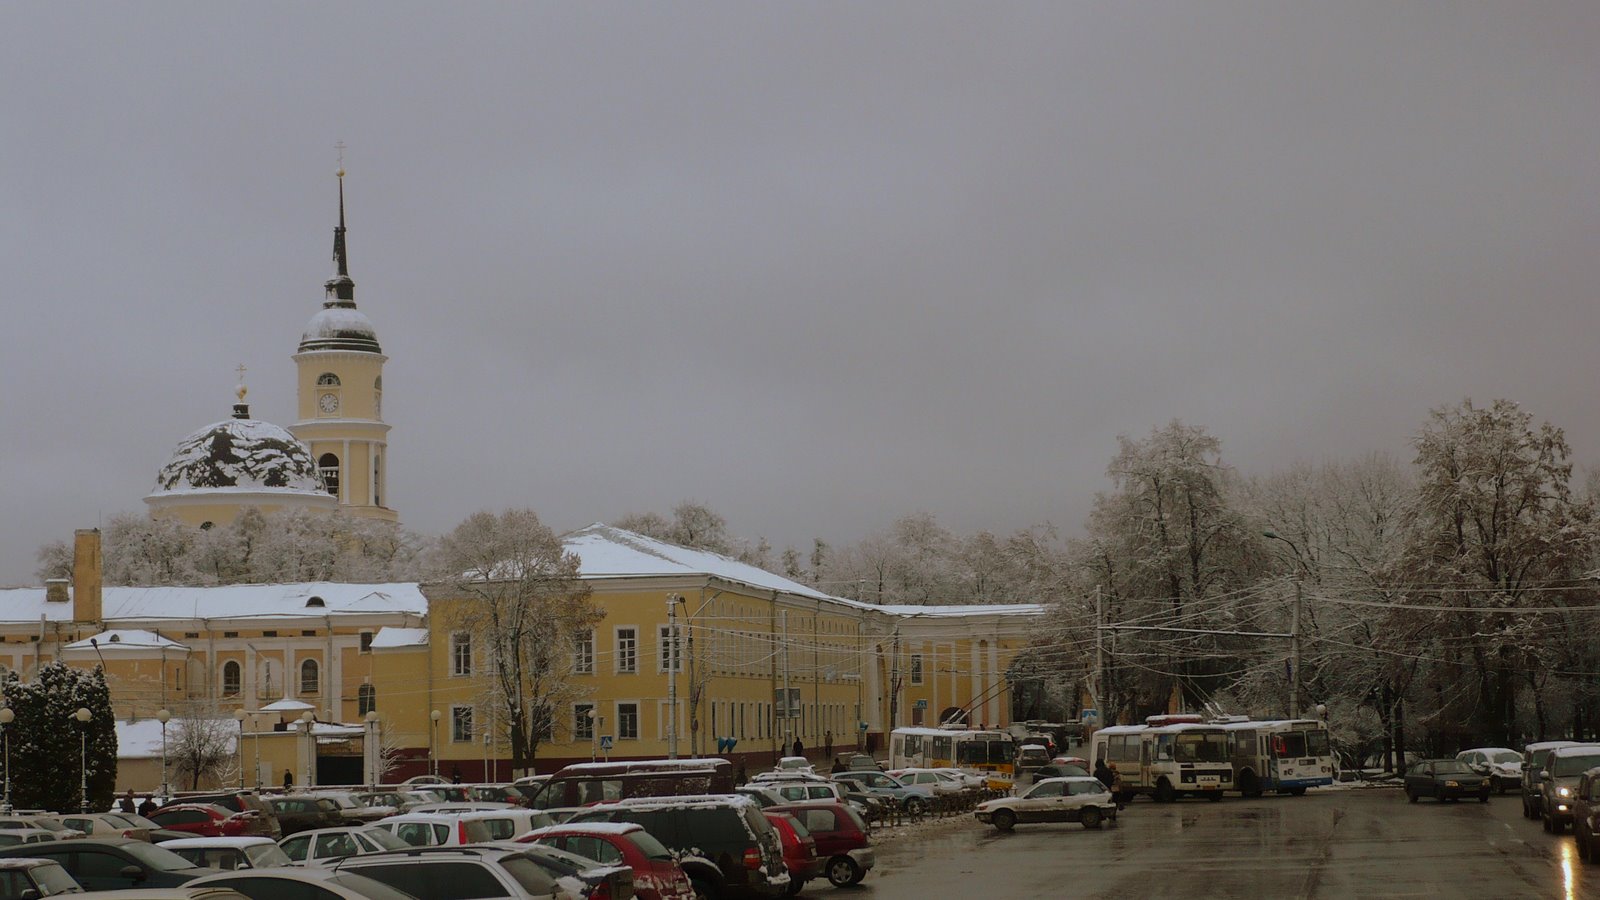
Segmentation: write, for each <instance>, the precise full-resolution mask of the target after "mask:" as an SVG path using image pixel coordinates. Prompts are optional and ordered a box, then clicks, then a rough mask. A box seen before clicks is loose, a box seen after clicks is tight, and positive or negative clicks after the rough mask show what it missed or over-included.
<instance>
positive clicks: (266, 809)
mask: <svg viewBox="0 0 1600 900" xmlns="http://www.w3.org/2000/svg"><path fill="white" fill-rule="evenodd" d="M173 803H215V804H216V805H217V806H220V807H222V808H223V809H231V810H233V811H234V812H248V811H251V810H254V811H255V813H256V814H257V815H259V816H261V817H262V818H263V819H265V820H266V821H267V825H268V831H267V832H266V834H267V837H270V838H272V839H273V840H277V839H278V838H281V837H283V829H282V828H281V827H280V826H279V825H278V820H277V818H276V817H275V816H274V815H273V814H272V807H270V806H268V805H267V801H266V800H264V799H262V797H261V795H260V794H257V793H256V792H255V791H218V792H216V793H212V794H184V795H182V796H180V797H175V798H173V799H172V800H170V801H168V805H171V804H173ZM150 818H152V819H153V818H155V817H154V816H150Z"/></svg>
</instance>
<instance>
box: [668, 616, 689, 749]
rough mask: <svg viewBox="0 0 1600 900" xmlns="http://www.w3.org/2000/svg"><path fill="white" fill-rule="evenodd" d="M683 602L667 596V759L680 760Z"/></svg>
mask: <svg viewBox="0 0 1600 900" xmlns="http://www.w3.org/2000/svg"><path fill="white" fill-rule="evenodd" d="M683 602H684V600H683V596H682V595H681V594H668V595H667V647H666V649H665V652H664V654H663V655H665V656H666V664H667V759H677V758H678V604H679V603H683ZM685 606H686V607H687V604H685Z"/></svg>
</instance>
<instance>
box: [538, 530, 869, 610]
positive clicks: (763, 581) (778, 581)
mask: <svg viewBox="0 0 1600 900" xmlns="http://www.w3.org/2000/svg"><path fill="white" fill-rule="evenodd" d="M564 541H565V544H566V549H567V551H568V552H569V553H575V554H577V555H578V558H579V560H581V562H580V564H579V566H578V572H579V574H580V575H582V576H583V577H584V578H637V577H641V576H647V575H711V576H714V577H717V578H721V579H724V580H726V581H734V582H739V583H741V584H747V585H750V586H751V587H758V588H764V589H766V590H770V591H782V592H783V593H785V594H793V595H795V596H798V597H810V598H812V599H816V600H836V601H840V602H843V603H847V604H850V605H852V606H859V605H862V604H857V603H856V602H855V601H853V600H843V599H842V598H839V597H834V596H831V595H829V594H824V593H822V592H821V591H819V590H817V589H815V588H811V587H807V586H806V585H803V584H801V583H800V582H798V581H791V580H789V579H787V578H784V577H783V576H782V575H774V574H773V573H771V572H768V571H766V570H765V569H758V568H756V567H755V566H752V565H750V564H749V563H743V562H740V561H739V560H737V559H733V558H732V557H728V556H723V555H722V554H720V553H712V552H711V551H709V550H691V549H689V548H688V547H679V546H677V545H676V544H669V543H667V542H665V541H658V540H656V539H655V538H651V537H645V536H644V535H642V534H637V533H635V532H632V531H627V530H625V529H622V528H615V527H613V526H610V525H606V524H604V523H601V522H596V523H595V524H593V525H590V526H589V527H587V528H580V529H579V530H577V531H574V532H571V533H569V534H567V535H566V536H565V538H564Z"/></svg>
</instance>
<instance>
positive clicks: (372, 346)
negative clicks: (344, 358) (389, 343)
mask: <svg viewBox="0 0 1600 900" xmlns="http://www.w3.org/2000/svg"><path fill="white" fill-rule="evenodd" d="M307 350H362V351H365V352H368V353H381V352H383V351H382V350H381V349H380V348H379V347H378V331H377V329H375V328H373V327H372V320H371V319H368V318H367V314H366V313H364V312H362V311H361V310H359V309H356V308H355V307H354V306H328V307H324V308H323V309H320V310H318V311H317V313H316V315H314V316H312V317H311V321H310V322H307V323H306V330H305V334H303V335H301V337H300V351H301V352H302V353H303V352H305V351H307Z"/></svg>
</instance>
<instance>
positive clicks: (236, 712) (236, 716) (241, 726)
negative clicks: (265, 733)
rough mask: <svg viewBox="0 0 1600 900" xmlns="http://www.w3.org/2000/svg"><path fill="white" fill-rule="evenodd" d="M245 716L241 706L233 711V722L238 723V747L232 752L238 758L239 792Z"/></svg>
mask: <svg viewBox="0 0 1600 900" xmlns="http://www.w3.org/2000/svg"><path fill="white" fill-rule="evenodd" d="M245 715H246V713H245V711H244V707H242V706H241V707H239V708H238V709H236V710H234V711H233V718H234V719H235V720H237V721H238V723H239V746H238V747H236V748H234V751H235V753H236V754H237V755H238V757H239V790H241V791H242V790H244V717H245Z"/></svg>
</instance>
